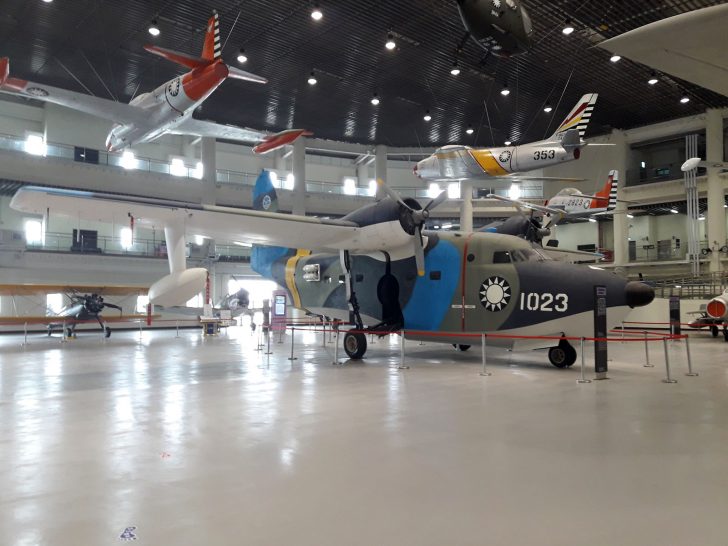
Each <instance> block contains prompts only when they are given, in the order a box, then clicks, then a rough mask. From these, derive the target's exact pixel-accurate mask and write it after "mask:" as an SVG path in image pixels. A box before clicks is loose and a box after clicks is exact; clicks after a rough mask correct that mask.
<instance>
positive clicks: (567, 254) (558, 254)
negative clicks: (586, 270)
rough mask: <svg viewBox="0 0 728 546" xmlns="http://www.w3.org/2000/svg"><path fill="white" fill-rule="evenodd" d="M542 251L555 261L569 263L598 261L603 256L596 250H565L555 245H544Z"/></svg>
mask: <svg viewBox="0 0 728 546" xmlns="http://www.w3.org/2000/svg"><path fill="white" fill-rule="evenodd" d="M543 251H544V252H545V253H546V254H548V255H549V257H550V258H551V259H553V260H556V261H557V262H569V263H589V262H599V261H601V260H602V258H604V254H599V253H598V252H584V251H583V250H567V249H562V248H557V247H551V246H545V247H543Z"/></svg>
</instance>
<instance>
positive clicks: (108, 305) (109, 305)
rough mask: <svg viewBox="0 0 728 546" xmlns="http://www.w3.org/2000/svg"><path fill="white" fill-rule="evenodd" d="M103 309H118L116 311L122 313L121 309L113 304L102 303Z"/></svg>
mask: <svg viewBox="0 0 728 546" xmlns="http://www.w3.org/2000/svg"><path fill="white" fill-rule="evenodd" d="M103 307H109V308H111V309H118V310H119V313H121V312H122V309H121V307H120V306H118V305H115V304H113V303H104V304H103Z"/></svg>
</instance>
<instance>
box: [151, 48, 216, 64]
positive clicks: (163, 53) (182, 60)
mask: <svg viewBox="0 0 728 546" xmlns="http://www.w3.org/2000/svg"><path fill="white" fill-rule="evenodd" d="M144 49H146V50H147V51H148V52H149V53H153V54H154V55H158V56H160V57H163V58H165V59H167V60H168V61H172V62H173V63H176V64H179V65H182V66H184V67H186V68H190V69H195V68H204V67H205V66H208V65H210V64H212V63H213V61H208V60H205V59H201V58H200V57H195V56H193V55H188V54H187V53H182V52H180V51H174V50H173V49H167V48H165V47H158V46H153V45H146V46H144Z"/></svg>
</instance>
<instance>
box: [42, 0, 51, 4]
mask: <svg viewBox="0 0 728 546" xmlns="http://www.w3.org/2000/svg"><path fill="white" fill-rule="evenodd" d="M43 2H45V3H46V4H50V3H51V2H53V0H43Z"/></svg>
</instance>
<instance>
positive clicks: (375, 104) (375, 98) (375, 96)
mask: <svg viewBox="0 0 728 546" xmlns="http://www.w3.org/2000/svg"><path fill="white" fill-rule="evenodd" d="M380 102H381V101H380V100H379V95H377V94H376V93H374V96H373V97H372V104H373V105H374V106H379V103H380Z"/></svg>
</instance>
